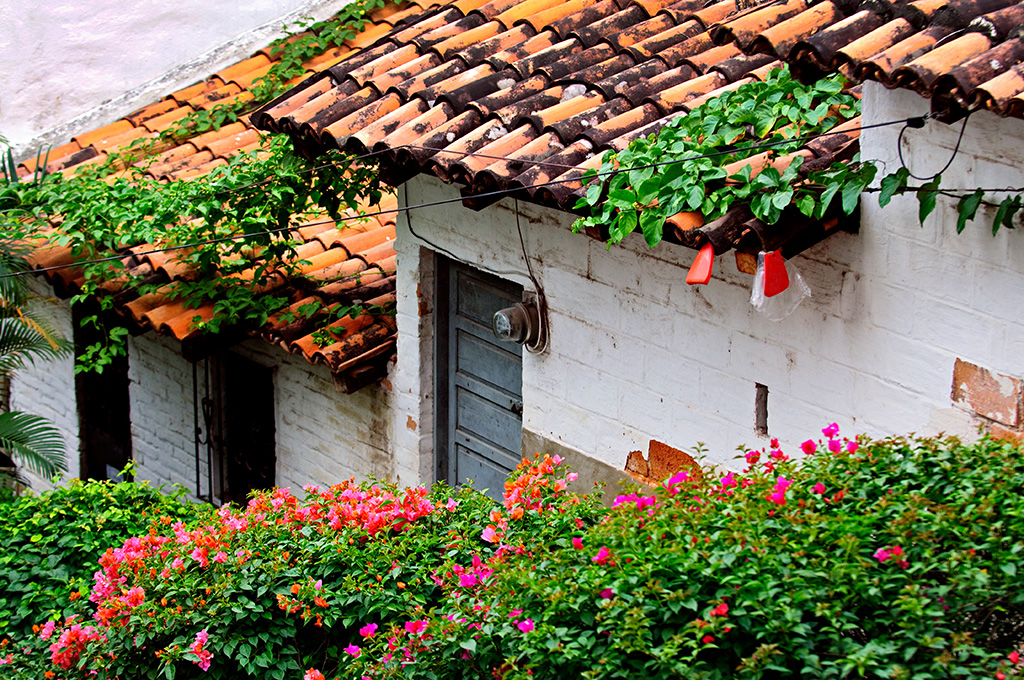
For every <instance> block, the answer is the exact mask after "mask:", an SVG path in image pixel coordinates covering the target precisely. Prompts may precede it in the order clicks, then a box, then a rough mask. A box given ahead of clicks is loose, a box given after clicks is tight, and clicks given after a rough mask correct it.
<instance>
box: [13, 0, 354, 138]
mask: <svg viewBox="0 0 1024 680" xmlns="http://www.w3.org/2000/svg"><path fill="white" fill-rule="evenodd" d="M347 2H348V0H248V1H247V2H240V1H239V0H233V1H230V2H209V0H178V1H177V2H172V3H168V2H153V1H148V2H138V1H137V0H57V1H55V2H39V0H7V1H6V2H3V3H0V26H2V27H3V30H0V73H3V87H2V88H0V134H3V135H5V136H6V137H7V138H8V140H9V141H10V142H11V144H12V146H14V147H15V148H16V149H17V151H18V152H19V154H21V155H24V153H26V152H27V150H28V149H30V148H31V149H32V152H33V153H34V148H35V145H36V144H37V143H43V142H46V143H56V144H62V143H64V142H66V141H67V140H68V139H70V138H71V137H72V136H73V135H74V134H77V133H79V132H83V131H86V130H90V129H94V128H96V127H99V126H101V125H104V124H106V123H109V122H112V121H113V120H116V119H117V118H119V117H120V116H123V115H125V114H127V113H130V112H131V111H133V110H134V109H136V108H138V107H140V106H144V105H146V104H148V103H150V102H153V101H156V100H157V99H159V98H161V97H163V96H164V95H166V94H167V93H169V92H173V91H174V90H176V89H178V88H181V87H184V86H185V85H189V84H191V83H192V82H195V81H197V80H201V79H202V78H205V77H206V76H208V75H210V74H212V73H214V72H215V71H218V70H219V69H221V68H223V67H224V66H226V65H228V64H231V63H233V62H235V61H238V60H240V59H243V58H245V57H248V56H249V55H250V54H251V53H252V52H254V51H255V50H258V49H261V48H262V47H265V46H266V45H267V44H269V42H270V41H271V40H272V39H273V38H275V37H277V36H279V35H281V27H282V25H283V24H285V23H289V24H291V23H294V22H295V21H296V20H298V19H299V18H300V17H303V16H314V17H316V18H318V19H321V18H325V17H327V16H330V15H331V14H333V13H334V12H336V11H337V10H338V9H339V8H340V7H343V6H344V5H345V4H346V3H347ZM47 133H49V134H47Z"/></svg>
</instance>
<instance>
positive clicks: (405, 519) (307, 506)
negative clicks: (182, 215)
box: [0, 458, 604, 679]
mask: <svg viewBox="0 0 1024 680" xmlns="http://www.w3.org/2000/svg"><path fill="white" fill-rule="evenodd" d="M557 462H558V461H557V459H552V458H544V459H543V460H540V461H538V462H537V463H536V464H535V465H530V466H523V468H522V470H521V471H520V476H518V477H517V478H516V479H515V480H514V481H512V482H510V484H509V487H510V489H511V492H510V494H511V495H510V498H509V499H508V500H507V501H506V504H505V506H504V508H502V507H501V506H497V505H495V504H494V503H493V501H491V500H489V499H488V498H486V497H484V496H482V495H480V494H478V493H476V492H474V491H472V490H470V489H463V490H460V491H452V490H451V489H449V488H447V487H445V486H442V485H439V486H437V487H436V488H435V489H433V491H428V490H427V489H424V488H411V489H398V488H396V487H395V486H393V485H390V484H386V483H370V484H355V483H354V482H346V483H343V484H339V485H337V486H334V487H331V488H330V489H318V488H314V487H309V488H307V489H306V495H305V498H304V499H301V500H300V499H299V498H297V497H296V496H294V495H292V494H291V493H290V492H289V491H288V490H287V489H276V490H274V491H270V492H266V493H263V494H260V495H257V496H256V497H254V498H253V499H252V501H251V502H250V503H249V504H248V506H247V507H246V508H244V509H236V508H231V507H224V508H221V509H220V510H219V511H215V512H210V513H209V514H208V515H206V516H205V517H202V515H201V518H202V520H203V521H201V522H199V523H197V524H195V523H194V524H193V525H186V524H185V523H183V522H181V521H174V520H172V519H171V518H170V517H163V518H159V519H158V520H157V521H156V522H154V523H153V524H152V525H151V526H150V527H149V528H148V532H142V533H141V535H139V536H136V537H132V538H130V539H128V540H126V541H124V543H123V544H122V545H120V546H119V547H117V548H111V549H108V550H107V551H106V552H105V553H104V554H103V555H102V556H101V557H100V559H99V564H100V570H99V571H97V572H96V573H95V576H94V579H93V586H92V589H91V592H90V593H89V597H88V598H87V599H88V602H86V603H83V605H82V607H81V610H80V611H79V612H77V614H76V615H73V616H71V617H69V618H67V619H65V620H63V621H61V622H60V623H59V624H57V625H53V624H52V623H51V624H48V626H47V627H44V628H42V629H40V631H39V633H38V635H36V636H33V637H31V638H29V639H28V640H27V641H22V640H18V641H17V644H16V645H11V650H9V651H7V652H6V653H9V654H11V657H10V661H9V663H8V664H6V665H7V666H8V668H9V669H10V670H12V671H13V672H14V673H15V677H32V678H37V677H41V676H42V675H43V674H44V673H46V672H50V673H55V674H56V675H55V676H48V677H60V678H75V677H92V674H93V673H94V672H95V673H99V674H101V675H105V676H106V677H125V678H127V677H157V676H159V675H163V676H165V677H203V678H241V677H260V678H286V677H287V678H296V679H298V678H300V677H302V676H303V674H304V673H305V674H306V675H308V676H309V677H319V676H318V675H317V673H326V674H328V675H330V674H331V673H335V672H336V671H337V670H338V668H339V666H341V667H344V666H347V665H348V664H350V663H351V662H352V661H355V660H358V659H359V658H360V656H361V653H362V652H361V648H362V646H363V645H365V644H366V643H367V642H368V641H371V640H373V639H374V637H375V636H377V635H378V634H379V633H378V632H377V631H378V629H387V628H391V627H393V626H404V629H406V630H411V631H416V630H418V629H419V627H420V626H422V625H425V624H424V623H422V622H420V621H419V619H425V618H426V617H427V616H428V615H429V612H430V611H431V610H433V609H434V608H436V607H437V606H439V605H440V604H441V601H442V599H443V598H444V597H445V596H446V594H447V593H448V592H449V589H453V588H454V589H457V590H464V591H467V592H468V591H474V590H480V589H482V588H484V587H486V584H487V583H489V581H490V580H491V579H492V578H493V572H494V571H495V570H496V569H498V568H500V565H501V564H502V563H503V562H504V561H505V560H507V559H508V558H509V556H511V555H514V554H516V552H517V551H518V552H522V551H525V550H526V549H527V548H526V545H527V544H529V543H531V542H533V541H535V540H538V541H541V542H543V543H550V542H553V541H559V540H561V539H560V537H561V536H563V535H566V534H568V532H569V529H570V528H572V529H573V530H578V528H579V527H585V526H589V525H590V524H593V523H594V521H596V520H597V519H598V518H599V517H601V516H602V515H603V514H604V509H603V508H602V507H601V506H600V504H599V503H598V502H597V501H596V500H595V499H592V498H587V497H581V496H577V495H575V494H569V493H568V492H567V491H566V482H567V481H569V480H570V479H571V478H572V475H571V474H570V473H567V471H562V470H556V467H557ZM559 472H560V473H561V474H560V475H559V474H556V473H559ZM201 512H202V511H200V513H201ZM14 648H18V652H14V651H13V649H14ZM4 653H5V651H4V650H0V657H2V654H4ZM0 661H3V658H0ZM307 671H308V672H307Z"/></svg>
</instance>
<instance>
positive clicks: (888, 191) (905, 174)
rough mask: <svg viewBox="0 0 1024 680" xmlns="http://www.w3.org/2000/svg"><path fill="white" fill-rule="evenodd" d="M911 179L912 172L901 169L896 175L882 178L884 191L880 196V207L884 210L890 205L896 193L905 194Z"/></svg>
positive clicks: (892, 174)
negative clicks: (908, 180) (904, 191)
mask: <svg viewBox="0 0 1024 680" xmlns="http://www.w3.org/2000/svg"><path fill="white" fill-rule="evenodd" d="M909 177H910V171H909V170H908V169H906V168H900V169H899V170H897V171H896V172H894V173H891V174H889V175H886V176H885V177H883V178H882V189H881V191H880V192H879V194H878V205H879V207H882V208H884V207H885V206H887V205H889V202H890V201H892V197H893V196H894V195H895V194H896V193H903V190H904V189H906V188H907V179H908V178H909Z"/></svg>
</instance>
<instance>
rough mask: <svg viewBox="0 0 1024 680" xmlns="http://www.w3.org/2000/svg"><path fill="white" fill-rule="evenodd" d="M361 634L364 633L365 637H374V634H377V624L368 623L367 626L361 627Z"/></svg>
mask: <svg viewBox="0 0 1024 680" xmlns="http://www.w3.org/2000/svg"><path fill="white" fill-rule="evenodd" d="M359 634H360V635H362V636H363V637H364V638H372V637H373V636H374V635H376V634H377V624H376V623H368V624H366V625H365V626H363V627H362V628H360V629H359Z"/></svg>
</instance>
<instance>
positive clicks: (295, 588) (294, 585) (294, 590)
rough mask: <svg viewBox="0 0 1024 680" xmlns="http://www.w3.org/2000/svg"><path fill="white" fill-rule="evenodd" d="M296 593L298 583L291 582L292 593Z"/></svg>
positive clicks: (297, 591)
mask: <svg viewBox="0 0 1024 680" xmlns="http://www.w3.org/2000/svg"><path fill="white" fill-rule="evenodd" d="M298 594H299V584H298V583H293V584H292V595H298Z"/></svg>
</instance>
